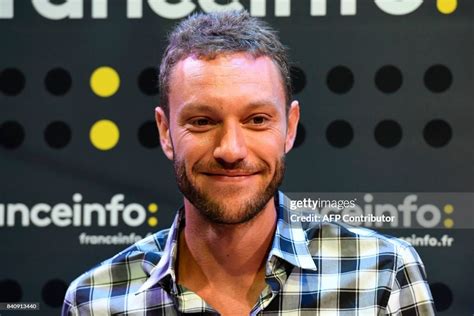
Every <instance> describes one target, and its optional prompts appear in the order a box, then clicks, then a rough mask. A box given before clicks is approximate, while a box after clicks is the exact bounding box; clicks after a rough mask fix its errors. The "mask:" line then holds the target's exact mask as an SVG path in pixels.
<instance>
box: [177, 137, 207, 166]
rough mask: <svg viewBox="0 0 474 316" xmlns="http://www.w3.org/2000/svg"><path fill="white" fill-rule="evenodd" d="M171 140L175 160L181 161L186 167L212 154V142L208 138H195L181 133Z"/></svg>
mask: <svg viewBox="0 0 474 316" xmlns="http://www.w3.org/2000/svg"><path fill="white" fill-rule="evenodd" d="M173 140H174V142H173V148H174V153H175V159H179V160H181V161H182V162H184V163H185V164H186V165H187V167H190V166H192V165H193V164H195V163H196V162H198V161H200V160H202V159H204V158H205V157H206V155H208V154H209V153H212V149H211V147H212V141H211V140H210V138H209V137H196V136H195V135H192V134H186V133H183V134H178V135H177V137H176V138H174V139H173Z"/></svg>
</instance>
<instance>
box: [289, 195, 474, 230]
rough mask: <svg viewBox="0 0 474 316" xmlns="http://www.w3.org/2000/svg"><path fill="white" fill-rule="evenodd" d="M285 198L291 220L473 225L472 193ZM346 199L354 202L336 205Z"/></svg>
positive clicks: (413, 225) (383, 225) (382, 225)
mask: <svg viewBox="0 0 474 316" xmlns="http://www.w3.org/2000/svg"><path fill="white" fill-rule="evenodd" d="M288 197H289V198H290V201H289V202H288V205H287V207H288V208H289V209H290V210H291V211H292V212H293V214H296V216H293V218H292V219H291V220H292V221H298V222H317V221H344V222H347V223H349V224H351V225H356V226H365V227H376V228H474V215H473V212H472V207H473V205H474V194H473V193H469V192H468V193H465V192H462V193H452V192H448V193H398V192H397V193H327V192H324V193H288ZM323 202H325V203H323ZM350 202H354V205H353V206H352V205H349V206H347V207H343V208H341V207H339V206H340V205H345V204H349V203H350ZM350 204H352V203H350ZM321 205H323V206H322V207H321ZM325 205H327V206H325Z"/></svg>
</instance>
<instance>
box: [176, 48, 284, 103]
mask: <svg viewBox="0 0 474 316" xmlns="http://www.w3.org/2000/svg"><path fill="white" fill-rule="evenodd" d="M170 79H171V80H170V91H169V104H170V109H171V110H172V108H173V107H176V106H179V105H180V104H182V103H183V102H197V101H203V100H204V101H205V102H207V101H208V100H209V101H212V102H213V101H216V100H217V101H222V100H225V102H229V100H232V101H238V100H240V101H241V102H247V101H249V100H250V99H252V98H268V99H271V100H272V103H275V104H279V103H282V105H283V107H284V105H285V90H284V86H283V80H282V78H281V74H280V72H279V69H278V67H277V65H276V64H275V63H274V62H273V60H272V59H271V58H269V57H268V56H260V57H254V56H252V55H250V54H248V53H232V54H223V55H218V56H217V57H215V58H213V59H205V58H199V57H197V56H188V57H186V58H184V59H182V60H181V61H179V62H178V63H177V64H176V65H175V67H174V69H173V71H172V73H171V78H170ZM206 99H207V100H206Z"/></svg>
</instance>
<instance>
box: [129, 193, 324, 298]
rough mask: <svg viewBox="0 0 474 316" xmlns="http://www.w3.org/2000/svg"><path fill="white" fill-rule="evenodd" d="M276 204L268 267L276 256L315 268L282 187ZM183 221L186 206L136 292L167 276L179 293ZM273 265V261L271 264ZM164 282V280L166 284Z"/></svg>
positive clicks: (304, 237)
mask: <svg viewBox="0 0 474 316" xmlns="http://www.w3.org/2000/svg"><path fill="white" fill-rule="evenodd" d="M275 198H276V199H275V206H276V209H277V224H276V229H275V236H274V237H273V242H272V247H271V249H270V252H269V254H268V259H267V267H268V266H270V264H269V263H270V262H271V261H273V260H275V259H274V258H280V259H283V260H285V261H287V262H289V263H290V264H292V265H293V266H296V267H299V268H301V269H308V270H313V271H316V270H317V268H316V265H315V264H314V261H313V258H312V256H311V253H310V251H309V249H308V244H309V241H308V239H307V237H306V233H305V231H304V229H303V227H302V225H301V222H299V221H291V213H290V211H289V205H290V200H289V198H288V197H286V196H285V195H284V194H283V193H282V192H281V191H278V192H277V193H276V194H275ZM183 221H184V209H183V208H180V209H179V210H178V212H177V214H176V217H175V219H174V221H173V224H172V225H171V227H170V229H169V233H168V239H167V241H166V245H165V248H164V250H163V255H162V257H161V259H160V261H159V262H158V264H157V265H156V267H154V268H153V269H152V270H151V272H150V277H149V278H148V279H147V280H146V281H145V283H143V284H142V286H141V287H140V288H139V289H138V291H137V292H136V293H135V294H136V295H137V294H139V293H141V292H143V291H146V290H148V289H150V288H152V287H153V286H155V285H156V284H159V283H162V284H163V283H166V281H165V280H169V279H171V280H169V281H171V284H169V283H168V284H167V285H168V286H169V289H170V290H171V291H172V292H174V293H177V292H178V288H177V286H176V270H175V269H176V259H177V254H178V239H179V231H180V228H181V226H182V223H183ZM271 266H273V265H271ZM268 273H270V271H267V274H268ZM163 285H165V284H163Z"/></svg>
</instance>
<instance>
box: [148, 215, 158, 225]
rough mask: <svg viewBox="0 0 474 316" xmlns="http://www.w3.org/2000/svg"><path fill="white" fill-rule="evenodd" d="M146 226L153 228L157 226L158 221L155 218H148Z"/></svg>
mask: <svg viewBox="0 0 474 316" xmlns="http://www.w3.org/2000/svg"><path fill="white" fill-rule="evenodd" d="M148 225H150V226H151V227H155V226H156V225H158V219H157V218H156V217H150V218H149V219H148Z"/></svg>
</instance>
